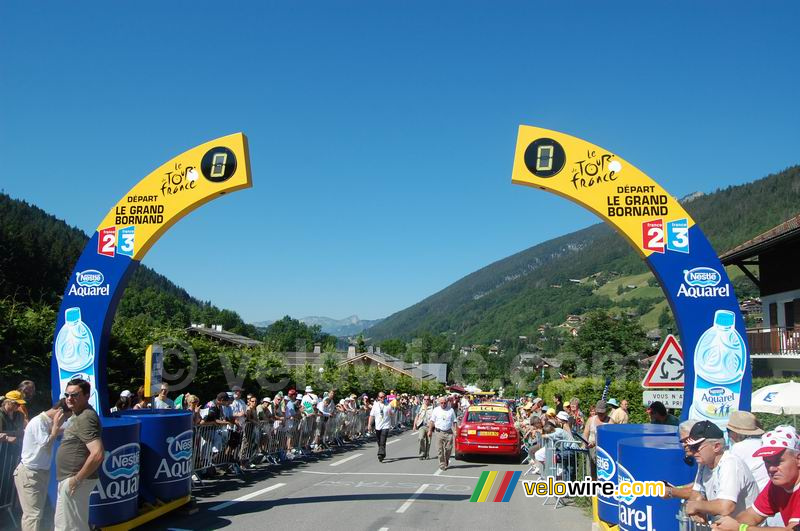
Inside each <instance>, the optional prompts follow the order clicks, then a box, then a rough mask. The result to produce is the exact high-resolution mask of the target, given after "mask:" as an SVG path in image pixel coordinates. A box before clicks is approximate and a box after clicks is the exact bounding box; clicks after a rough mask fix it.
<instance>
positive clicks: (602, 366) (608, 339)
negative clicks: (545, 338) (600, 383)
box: [568, 310, 648, 375]
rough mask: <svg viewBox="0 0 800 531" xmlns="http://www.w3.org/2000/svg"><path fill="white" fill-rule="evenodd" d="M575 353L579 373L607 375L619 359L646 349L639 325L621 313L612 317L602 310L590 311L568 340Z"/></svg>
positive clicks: (645, 341) (635, 355)
mask: <svg viewBox="0 0 800 531" xmlns="http://www.w3.org/2000/svg"><path fill="white" fill-rule="evenodd" d="M568 348H569V350H570V351H571V352H574V353H575V354H576V355H577V358H578V361H579V362H580V364H581V367H579V368H578V369H579V371H580V372H584V373H586V374H595V375H598V374H603V375H611V374H612V373H613V372H614V369H615V367H618V366H619V363H620V360H621V358H626V359H627V358H629V357H638V356H637V354H638V353H641V352H643V351H644V350H645V349H647V348H648V343H647V338H646V336H645V332H644V330H643V329H642V327H641V325H639V323H638V322H637V321H634V320H632V319H630V318H628V317H627V316H625V315H620V316H614V315H611V314H610V313H608V312H606V311H604V310H595V311H592V312H590V313H589V314H588V315H587V316H586V319H585V321H584V323H583V325H582V326H581V328H580V330H579V331H578V335H577V336H576V337H574V338H572V339H571V340H570V341H569V343H568Z"/></svg>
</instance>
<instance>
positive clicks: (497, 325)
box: [367, 166, 800, 344]
mask: <svg viewBox="0 0 800 531" xmlns="http://www.w3.org/2000/svg"><path fill="white" fill-rule="evenodd" d="M684 206H685V208H686V209H687V210H688V211H689V213H690V214H691V215H692V217H693V218H694V220H695V221H696V222H697V223H699V224H700V226H701V227H702V229H703V231H704V233H705V234H706V236H707V237H708V238H709V240H710V241H711V243H712V245H713V246H714V248H715V249H717V251H718V252H720V253H722V252H724V251H725V250H727V249H730V248H732V247H734V246H735V245H738V244H739V243H741V242H743V241H746V240H748V239H750V238H752V237H753V236H755V235H757V234H759V233H761V232H763V231H765V230H767V229H770V228H772V227H774V226H775V225H777V224H779V223H781V222H782V221H785V220H786V219H788V218H789V217H791V216H794V215H796V214H797V213H798V211H800V166H793V167H791V168H788V169H786V170H785V171H782V172H780V173H777V174H774V175H769V176H767V177H764V178H762V179H759V180H757V181H754V182H751V183H748V184H744V185H740V186H730V187H728V188H724V189H719V190H716V191H715V192H713V193H709V194H705V195H700V196H699V197H693V198H692V199H691V200H690V201H688V202H686V203H685V204H684ZM645 271H647V268H646V266H645V265H644V262H642V260H641V259H640V258H639V256H638V255H637V254H636V252H635V251H634V250H633V248H632V247H631V246H630V245H629V244H628V243H627V242H626V241H624V239H623V238H622V236H620V235H619V234H617V233H616V232H615V231H614V230H613V229H612V228H611V227H610V226H608V225H606V224H605V223H600V224H597V225H593V226H591V227H588V228H586V229H583V230H580V231H577V232H574V233H572V234H568V235H566V236H562V237H560V238H556V239H553V240H549V241H547V242H544V243H541V244H539V245H536V246H534V247H531V248H530V249H527V250H525V251H522V252H520V253H517V254H515V255H513V256H510V257H508V258H504V259H503V260H499V261H497V262H495V263H493V264H490V265H488V266H486V267H484V268H482V269H480V270H478V271H476V272H474V273H472V274H470V275H467V276H466V277H464V278H462V279H461V280H459V281H457V282H455V283H454V284H452V285H450V286H448V287H446V288H445V289H443V290H442V291H440V292H438V293H436V294H434V295H431V296H430V297H428V298H426V299H424V300H423V301H421V302H419V303H417V304H415V305H413V306H411V307H409V308H406V309H405V310H402V311H400V312H397V313H395V314H394V315H391V316H390V317H388V318H387V319H386V320H385V321H383V322H381V323H380V324H378V325H376V326H374V327H372V328H370V329H369V330H368V331H367V335H369V336H370V337H371V338H373V339H374V340H381V339H385V338H403V339H410V338H412V337H414V336H419V335H420V334H421V333H423V332H430V333H434V334H438V333H447V334H448V336H449V337H450V336H451V337H453V338H454V341H455V342H456V343H458V344H468V343H479V342H482V343H488V342H490V341H493V340H494V339H498V338H499V339H503V340H505V341H510V340H511V339H512V338H516V337H517V336H519V335H527V336H531V335H533V334H534V333H535V331H536V329H537V327H538V325H540V324H544V323H546V322H550V323H553V324H558V323H561V322H563V321H564V319H565V318H566V316H567V315H568V314H581V313H585V312H587V311H588V310H591V309H593V308H604V307H610V306H612V305H617V306H619V303H616V304H612V301H611V299H610V298H609V297H607V296H603V295H598V294H594V295H593V294H592V286H588V285H571V283H570V279H582V278H586V277H589V276H590V275H595V274H598V273H599V274H600V276H599V277H598V280H599V281H600V282H602V281H603V280H604V279H607V278H609V277H610V276H612V274H622V275H628V274H635V273H643V272H645ZM558 286H560V287H558ZM663 300H664V299H663V296H661V295H660V294H658V295H656V296H655V297H653V298H651V299H649V300H642V299H635V298H631V299H629V300H628V301H627V302H626V303H627V304H629V305H630V306H632V307H639V308H637V310H638V313H640V314H641V313H643V311H642V310H647V309H648V308H652V307H653V306H655V305H656V304H658V303H659V302H660V301H663Z"/></svg>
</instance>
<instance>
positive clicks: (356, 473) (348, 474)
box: [300, 470, 480, 479]
mask: <svg viewBox="0 0 800 531" xmlns="http://www.w3.org/2000/svg"><path fill="white" fill-rule="evenodd" d="M300 472H301V473H302V474H319V475H321V476H426V477H433V476H439V477H443V478H455V479H478V478H479V477H480V476H451V475H444V474H441V475H440V474H414V473H411V472H319V471H317V470H300ZM439 472H441V470H439Z"/></svg>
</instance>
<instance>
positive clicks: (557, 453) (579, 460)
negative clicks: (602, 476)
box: [541, 437, 592, 509]
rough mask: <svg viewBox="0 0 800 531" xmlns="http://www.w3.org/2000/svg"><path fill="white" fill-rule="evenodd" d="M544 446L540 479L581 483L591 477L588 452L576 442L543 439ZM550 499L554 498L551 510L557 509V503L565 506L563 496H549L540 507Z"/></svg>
mask: <svg viewBox="0 0 800 531" xmlns="http://www.w3.org/2000/svg"><path fill="white" fill-rule="evenodd" d="M542 444H544V449H545V451H544V470H542V471H541V477H542V478H543V479H544V478H548V477H552V478H553V479H554V480H555V481H583V480H584V479H585V478H587V477H591V475H592V471H591V458H590V457H589V450H588V449H586V448H584V447H582V446H581V443H580V442H578V441H569V440H558V441H553V440H552V439H549V438H547V437H545V438H543V440H542ZM550 498H555V504H554V506H553V509H558V505H559V503H560V504H561V505H566V504H565V503H564V502H563V501H562V498H564V496H549V497H547V498H545V500H544V503H543V504H542V505H547V502H548V501H549V500H550Z"/></svg>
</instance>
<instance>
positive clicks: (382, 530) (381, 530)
mask: <svg viewBox="0 0 800 531" xmlns="http://www.w3.org/2000/svg"><path fill="white" fill-rule="evenodd" d="M378 531H389V528H388V527H381V528H380V529H378Z"/></svg>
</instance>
